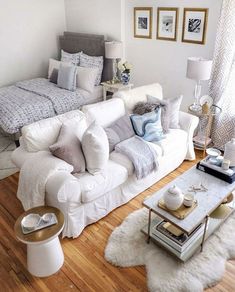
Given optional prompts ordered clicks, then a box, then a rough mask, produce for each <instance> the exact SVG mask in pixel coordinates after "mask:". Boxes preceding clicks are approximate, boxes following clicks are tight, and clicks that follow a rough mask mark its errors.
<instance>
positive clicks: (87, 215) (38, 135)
mask: <svg viewBox="0 0 235 292" xmlns="http://www.w3.org/2000/svg"><path fill="white" fill-rule="evenodd" d="M146 94H150V95H153V96H158V98H162V89H161V86H160V85H159V84H152V85H148V86H142V87H139V88H135V89H133V90H130V91H121V92H119V93H117V94H115V97H116V98H113V99H111V100H108V101H104V102H101V103H98V104H93V105H89V106H84V107H83V111H84V113H85V116H86V121H87V124H90V121H91V120H96V121H97V122H98V123H99V124H100V125H101V126H103V127H106V126H108V125H110V124H111V123H113V122H114V121H115V120H117V119H118V118H120V117H121V116H123V115H124V114H125V112H131V110H132V109H133V106H134V105H135V103H137V102H139V101H144V100H146ZM68 114H69V113H68ZM78 115H79V116H80V117H82V119H81V121H82V120H83V117H84V116H83V114H81V113H80V112H79V113H78ZM53 119H55V123H54V120H53V121H52V122H51V121H49V122H48V121H47V120H45V121H44V122H43V121H42V122H41V123H40V122H37V123H34V124H32V125H30V127H28V128H27V130H24V131H25V133H27V135H26V134H25V135H23V137H22V139H21V146H20V147H19V148H18V149H16V150H15V151H14V153H13V157H12V158H13V161H14V162H15V164H16V165H17V166H18V167H21V166H22V164H23V163H24V161H25V160H26V159H28V157H32V155H33V153H32V152H29V151H36V149H38V147H39V148H43V147H47V145H48V144H49V142H50V143H51V141H53V142H54V139H55V136H56V135H55V132H57V133H58V131H59V129H58V128H60V127H59V125H58V122H57V120H58V119H59V120H60V116H57V117H55V118H53ZM179 119H180V126H181V129H177V130H170V133H169V134H168V135H167V138H166V140H164V141H162V142H159V143H157V144H155V145H154V147H155V149H157V151H158V162H159V168H158V170H157V171H156V172H153V173H151V174H150V175H149V176H147V177H146V178H144V179H141V180H137V179H136V176H135V174H133V165H132V164H131V162H130V161H129V160H128V159H127V158H126V157H121V156H120V155H119V156H118V155H116V154H114V153H111V155H110V160H109V162H108V168H107V173H106V174H104V176H103V177H102V176H93V175H90V174H88V173H85V174H76V175H72V174H70V173H69V172H65V171H60V172H56V173H55V174H54V175H53V176H52V177H50V179H49V180H48V182H47V184H46V202H47V204H48V205H51V206H55V207H57V208H59V209H60V210H61V211H62V212H63V213H64V215H65V227H64V230H63V236H68V237H77V236H79V234H80V233H81V232H82V230H83V229H84V228H85V227H86V226H87V225H88V224H91V223H93V222H95V221H97V220H99V219H100V218H102V217H104V216H105V215H107V214H108V213H109V212H110V211H112V210H113V209H115V208H116V207H118V206H120V205H122V204H125V203H126V202H128V201H129V200H130V199H131V198H133V197H134V196H136V195H138V194H139V193H140V192H142V191H144V190H145V189H146V188H148V187H150V186H151V185H152V184H154V183H156V182H157V181H158V180H159V179H161V178H162V177H164V176H165V175H167V174H168V173H169V172H171V171H173V170H174V169H175V168H176V167H178V166H179V165H180V164H181V163H182V162H183V160H184V159H194V157H195V153H194V149H193V143H192V137H193V132H194V130H195V128H196V126H197V123H198V118H197V117H195V116H192V115H190V114H187V113H183V112H180V116H179ZM81 121H80V122H81ZM80 122H78V125H79V124H80ZM39 123H40V124H39ZM54 124H55V126H54ZM46 125H48V126H49V129H44V126H45V127H46ZM50 125H52V126H50ZM42 133H43V134H42ZM41 139H42V140H43V141H40V140H41ZM42 142H43V143H42ZM26 146H27V147H26ZM27 148H28V149H27ZM29 149H30V150H29ZM19 156H20V158H19ZM29 183H30V182H29Z"/></svg>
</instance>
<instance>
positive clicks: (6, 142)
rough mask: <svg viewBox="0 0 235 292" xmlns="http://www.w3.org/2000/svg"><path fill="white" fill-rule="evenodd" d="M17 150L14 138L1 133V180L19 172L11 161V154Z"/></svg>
mask: <svg viewBox="0 0 235 292" xmlns="http://www.w3.org/2000/svg"><path fill="white" fill-rule="evenodd" d="M15 148H16V146H15V142H14V141H13V139H12V137H11V136H8V135H7V134H3V133H1V132H0V180H1V179H4V178H5V177H8V176H10V175H12V174H14V173H16V172H17V171H18V169H17V168H16V166H15V165H14V164H13V163H12V161H11V154H12V151H13V150H15Z"/></svg>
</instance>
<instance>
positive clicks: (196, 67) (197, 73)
mask: <svg viewBox="0 0 235 292" xmlns="http://www.w3.org/2000/svg"><path fill="white" fill-rule="evenodd" d="M211 68H212V60H206V59H204V58H201V57H190V58H188V63H187V75H186V76H187V78H189V79H193V80H195V81H196V85H195V89H194V98H195V100H194V103H193V104H192V105H191V106H190V110H192V111H196V112H197V111H200V110H201V105H200V103H199V99H200V96H201V88H202V86H201V81H203V80H209V79H210V76H211Z"/></svg>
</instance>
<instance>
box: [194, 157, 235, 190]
mask: <svg viewBox="0 0 235 292" xmlns="http://www.w3.org/2000/svg"><path fill="white" fill-rule="evenodd" d="M197 169H199V170H201V171H203V172H206V173H208V174H211V175H213V176H215V177H217V178H219V179H222V180H224V181H226V182H228V183H230V184H231V183H233V182H234V181H235V167H231V168H229V169H228V170H224V169H223V168H222V167H221V166H217V165H214V164H212V163H210V159H209V157H208V156H207V157H206V158H205V159H203V160H201V161H200V162H198V164H197Z"/></svg>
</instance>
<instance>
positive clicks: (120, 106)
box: [82, 98, 125, 128]
mask: <svg viewBox="0 0 235 292" xmlns="http://www.w3.org/2000/svg"><path fill="white" fill-rule="evenodd" d="M82 111H83V112H84V113H85V115H86V117H87V119H88V120H89V121H90V122H93V121H96V122H97V124H99V125H100V126H102V127H104V128H105V127H108V126H109V125H111V124H112V123H113V122H115V121H116V120H117V119H119V118H121V117H122V116H124V115H125V106H124V103H123V101H122V100H121V99H119V98H113V99H109V100H106V101H102V102H98V103H94V104H89V105H85V106H83V107H82Z"/></svg>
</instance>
